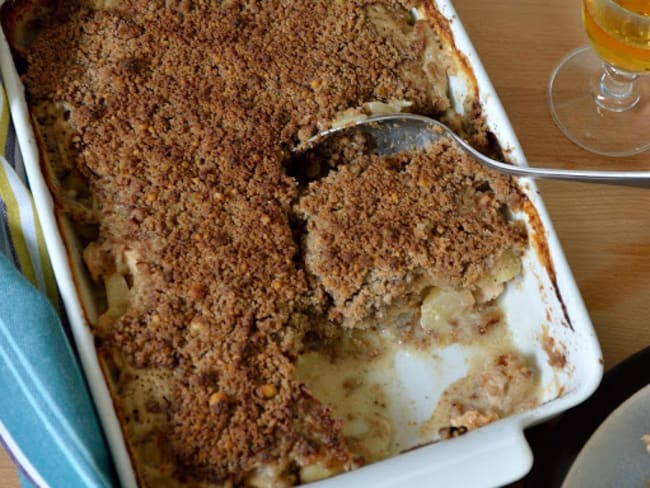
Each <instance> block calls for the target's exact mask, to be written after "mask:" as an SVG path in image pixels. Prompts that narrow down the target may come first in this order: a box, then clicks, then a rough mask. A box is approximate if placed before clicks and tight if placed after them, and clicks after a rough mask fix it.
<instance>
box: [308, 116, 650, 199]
mask: <svg viewBox="0 0 650 488" xmlns="http://www.w3.org/2000/svg"><path fill="white" fill-rule="evenodd" d="M349 131H361V132H363V133H365V134H368V135H369V136H370V137H372V139H373V140H374V143H375V152H376V153H377V154H378V155H380V156H387V155H390V154H396V153H400V152H403V151H407V150H409V149H421V148H425V147H427V146H429V145H430V144H432V143H434V142H435V141H437V140H440V139H448V140H450V141H453V142H455V143H456V144H457V146H458V147H459V148H460V149H461V150H463V151H465V152H466V153H467V154H469V155H470V156H472V157H473V158H474V159H475V160H476V161H478V162H480V163H481V164H484V165H485V166H488V167H490V168H492V169H494V170H496V171H500V172H502V173H506V174H509V175H512V176H519V177H529V178H545V179H555V180H567V181H582V182H588V183H604V184H610V185H625V186H635V187H641V188H650V171H589V170H568V169H551V168H531V167H528V166H515V165H512V164H508V163H504V162H501V161H497V160H495V159H492V158H489V157H487V156H485V155H484V154H481V153H480V152H479V151H477V150H476V149H474V148H473V147H472V146H470V145H469V144H468V143H467V142H465V141H464V140H463V139H462V138H461V137H459V136H458V135H457V134H456V133H455V132H454V131H452V130H451V129H450V128H449V127H447V126H446V125H445V124H443V123H442V122H440V121H438V120H435V119H432V118H430V117H425V116H423V115H417V114H410V113H400V114H389V115H373V116H370V117H367V118H365V119H363V120H358V121H355V122H352V123H350V124H347V125H344V126H341V127H333V128H330V129H327V130H324V131H322V132H319V133H318V134H316V135H315V136H314V137H312V138H311V139H309V140H307V141H306V143H305V145H306V146H307V147H313V146H315V145H317V144H320V143H322V142H323V141H324V140H326V139H328V138H329V137H331V136H332V135H334V134H339V135H341V134H343V133H344V132H349Z"/></svg>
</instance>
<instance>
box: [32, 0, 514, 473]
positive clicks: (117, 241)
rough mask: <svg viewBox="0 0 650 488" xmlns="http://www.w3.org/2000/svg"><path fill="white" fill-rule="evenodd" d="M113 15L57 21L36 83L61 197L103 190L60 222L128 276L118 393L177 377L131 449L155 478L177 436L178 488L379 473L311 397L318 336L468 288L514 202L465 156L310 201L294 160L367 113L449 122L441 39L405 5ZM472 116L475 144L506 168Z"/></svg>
mask: <svg viewBox="0 0 650 488" xmlns="http://www.w3.org/2000/svg"><path fill="white" fill-rule="evenodd" d="M104 3H111V4H113V5H112V7H111V8H100V6H101V5H102V2H97V1H96V2H90V1H89V2H82V1H80V0H74V1H69V2H56V10H55V11H53V12H51V13H50V14H49V17H48V18H47V22H42V23H41V24H42V25H41V29H40V30H39V32H38V34H37V35H36V36H35V38H34V41H33V43H32V44H31V46H30V47H29V50H28V51H27V52H26V53H25V56H24V59H25V61H26V70H25V72H24V75H23V80H24V83H25V86H26V89H27V96H28V100H29V103H30V105H31V106H32V107H35V108H36V109H35V112H34V113H35V114H37V116H36V123H37V126H38V127H39V131H40V132H41V133H43V134H45V135H44V136H43V137H44V139H45V141H46V142H47V141H51V139H49V138H48V134H50V135H51V134H56V135H58V136H60V137H59V139H60V138H64V140H65V141H67V144H63V145H62V146H61V147H59V146H57V145H56V144H50V145H49V146H48V147H49V149H48V151H49V152H48V153H47V154H49V155H50V157H51V158H53V157H52V156H51V155H52V154H59V157H60V159H57V160H51V161H50V164H52V165H54V166H55V168H54V172H55V173H56V176H57V178H58V179H59V180H60V181H61V182H69V180H70V178H72V177H73V178H77V179H81V180H83V181H84V184H85V185H86V186H87V187H88V188H87V190H88V193H89V195H90V196H87V195H83V196H84V198H85V199H84V200H83V204H81V205H80V204H79V202H80V201H81V200H80V199H79V195H78V194H76V193H75V195H74V196H75V199H76V200H75V201H76V202H77V203H76V204H75V205H76V206H73V207H74V209H76V210H74V211H73V209H72V207H71V208H67V207H66V208H65V210H66V214H67V215H68V216H69V217H71V218H72V219H73V220H74V221H75V223H76V225H77V226H78V228H80V229H81V228H84V229H85V228H86V226H90V227H89V228H90V230H89V231H88V232H89V234H88V235H87V236H86V238H85V241H86V243H89V246H88V247H87V248H86V251H85V253H84V254H85V257H86V261H87V262H88V265H89V270H90V272H91V274H92V276H93V278H94V279H95V280H97V281H101V280H102V279H105V278H107V277H108V276H110V275H111V274H112V273H114V272H115V271H116V269H117V268H120V266H121V265H120V264H119V263H120V262H121V260H126V261H128V259H126V258H123V256H131V258H130V259H131V260H130V261H129V263H127V264H123V266H124V267H125V270H126V271H125V273H126V282H127V284H128V287H129V292H128V293H129V306H128V309H127V310H126V313H125V314H123V315H122V316H121V317H119V318H116V319H115V320H110V321H104V322H102V321H101V320H100V321H99V322H98V323H97V324H94V331H93V332H94V334H95V336H96V341H97V345H98V346H97V347H98V351H99V354H100V356H101V357H103V358H104V360H105V361H106V363H107V364H118V363H120V361H121V359H119V358H123V359H124V361H126V364H127V365H128V366H124V365H122V366H116V368H117V369H118V370H119V371H118V373H116V375H117V380H116V381H117V384H118V385H119V384H123V383H128V382H129V381H132V380H133V378H132V376H131V375H132V374H133V373H132V372H133V371H139V370H141V371H144V370H152V371H153V370H156V371H158V370H160V371H168V372H169V373H168V374H166V376H164V378H165V380H164V381H163V380H161V382H164V383H166V384H165V387H164V388H162V387H159V385H152V386H151V388H152V390H155V389H156V388H158V389H159V390H160V391H158V393H157V394H155V395H154V393H151V392H149V393H151V395H152V398H153V396H156V395H157V396H156V400H155V401H154V400H153V399H150V401H149V402H148V407H147V410H148V412H134V411H125V409H124V407H123V406H122V407H121V406H120V405H125V404H126V403H127V400H129V398H128V395H127V393H125V392H127V391H130V390H128V389H125V390H122V389H120V388H114V391H113V393H114V394H115V395H116V397H117V399H118V400H117V404H118V405H117V408H118V411H120V408H121V409H122V410H121V411H120V415H121V416H122V418H123V419H125V422H126V424H125V430H126V438H127V441H128V442H131V445H130V449H131V450H133V451H136V453H135V455H136V458H141V459H142V460H144V459H145V458H146V457H147V456H145V455H144V454H142V453H139V452H137V451H138V446H137V445H135V444H136V443H135V441H134V440H133V439H135V433H134V432H135V427H133V425H132V423H130V422H132V421H136V422H137V419H138V418H139V416H145V415H151V416H152V418H153V417H156V418H159V417H160V416H161V415H162V419H163V420H162V421H160V422H159V423H157V424H156V426H155V432H154V433H153V434H151V436H155V438H156V439H157V441H156V445H157V446H158V449H160V451H161V454H159V455H160V456H162V461H161V460H160V459H159V460H158V461H157V462H160V463H167V464H170V465H171V466H172V468H171V472H170V473H166V475H168V476H169V477H171V478H175V479H176V480H178V481H188V480H189V481H204V482H214V483H226V482H228V483H233V484H235V485H238V484H244V483H246V482H247V480H248V481H250V479H249V478H250V476H253V475H255V474H259V471H260V469H261V468H263V467H268V466H275V468H274V469H275V470H276V471H275V472H274V474H273V475H272V476H273V478H274V482H276V483H278V484H293V483H296V482H299V481H300V480H299V470H300V468H301V467H303V466H309V465H311V464H313V463H319V464H320V465H322V466H324V467H325V468H327V469H329V470H330V472H332V473H335V472H338V471H342V470H348V469H352V468H354V467H356V466H358V465H360V464H361V463H362V462H363V460H362V459H358V458H355V457H354V456H353V455H352V454H351V453H350V450H349V449H348V447H347V446H346V443H345V440H344V438H343V435H342V430H341V422H340V420H337V419H335V418H333V416H332V414H331V412H330V409H329V408H328V407H327V406H325V405H323V404H321V403H320V402H318V401H316V400H315V399H314V398H313V397H312V395H311V394H310V392H309V391H308V390H307V389H306V387H305V386H304V385H302V384H300V383H299V382H298V381H296V380H295V379H294V369H295V361H296V358H297V357H298V355H299V354H300V352H301V350H302V347H303V338H304V335H305V333H306V331H307V330H308V329H309V327H310V326H311V325H310V324H311V323H312V321H313V320H314V317H316V316H321V315H325V316H327V317H328V318H329V319H330V320H332V321H334V322H336V323H344V322H345V323H346V325H355V324H358V322H359V321H360V320H362V319H363V318H364V317H367V316H372V315H373V314H376V313H377V311H378V310H379V309H380V308H381V307H382V306H384V305H385V304H386V301H387V302H390V301H392V300H395V299H397V297H399V296H400V295H403V294H404V293H406V292H407V291H408V289H409V284H410V283H412V282H413V281H415V280H416V279H417V278H418V277H421V276H425V277H426V280H425V281H426V282H427V283H429V282H431V281H433V280H438V281H440V280H443V281H444V282H446V283H449V284H451V285H459V286H468V285H471V283H472V282H473V281H474V280H476V279H477V277H478V276H479V275H480V274H481V273H482V272H483V271H484V270H485V268H486V267H489V259H490V256H492V255H493V254H494V253H495V252H498V251H499V250H501V249H503V248H505V247H506V246H510V247H512V246H515V247H516V246H519V245H521V243H522V241H523V239H524V236H523V234H522V232H521V231H520V230H518V229H517V228H516V226H513V225H511V224H510V223H508V222H507V218H506V217H505V216H504V215H503V213H502V212H501V211H500V209H501V207H502V206H503V205H505V204H507V203H512V201H513V199H516V197H517V193H516V191H515V190H514V186H513V185H512V184H511V182H510V180H508V179H507V178H505V177H497V176H495V175H493V174H488V173H487V172H486V171H485V170H483V169H481V168H479V167H478V166H477V165H476V164H475V163H472V162H471V161H470V160H469V159H468V158H466V157H463V156H462V155H460V154H459V153H458V152H456V151H455V150H454V149H453V148H451V147H449V146H445V145H439V146H436V147H435V148H433V149H431V151H430V152H429V153H416V154H410V155H403V156H399V157H389V158H378V157H374V156H369V155H367V154H365V153H362V154H357V155H356V156H354V157H352V158H348V159H350V160H349V161H346V162H345V164H342V165H341V166H340V167H337V168H336V169H335V170H333V171H332V172H331V173H330V174H329V175H327V176H325V177H324V178H322V179H320V180H318V181H315V182H312V183H311V184H307V183H305V182H304V181H300V179H299V178H296V177H294V176H293V175H291V174H290V171H288V170H287V167H288V165H289V163H288V155H289V151H288V150H289V148H291V147H293V146H294V145H296V144H297V143H298V142H299V141H300V140H305V139H306V138H307V137H309V136H311V135H313V134H314V133H315V132H316V131H317V130H319V129H321V128H324V127H326V126H327V125H328V124H329V123H330V122H331V121H332V120H333V119H335V118H336V117H337V116H338V115H339V114H340V113H342V112H344V111H346V110H348V109H356V108H358V107H362V106H363V104H364V103H367V102H370V101H377V100H378V101H382V102H391V101H393V100H408V101H409V102H411V107H410V110H413V111H415V112H419V113H424V114H428V115H432V116H445V115H446V114H447V113H448V111H449V110H450V103H449V100H448V98H447V85H446V77H447V73H446V69H447V68H446V65H445V53H444V49H443V47H442V45H441V43H440V42H439V40H438V39H437V37H436V33H435V31H434V29H433V27H432V26H431V25H429V24H428V23H427V22H426V21H416V20H414V18H413V17H412V16H411V14H410V12H409V10H408V8H409V7H411V6H412V5H411V2H408V1H399V0H381V1H377V0H346V1H332V0H314V1H310V2H287V1H280V0H268V1H265V2H259V1H255V0H224V1H221V2H208V1H200V0H195V1H189V0H182V1H172V0H169V1H166V2H162V1H149V0H124V1H121V2H104ZM53 106H54V107H56V109H57V110H58V111H56V110H55V113H54V114H52V112H51V111H50V112H47V115H42V114H44V113H46V112H45V111H42V110H41V111H39V107H41V108H42V107H53ZM468 111H469V114H470V115H469V117H468V119H467V120H466V121H465V122H464V126H463V127H464V130H465V131H466V135H467V137H468V138H469V139H470V140H471V142H472V143H473V144H475V145H478V146H479V147H480V148H481V149H483V150H490V149H491V148H492V146H491V142H490V140H489V134H488V132H487V130H486V129H485V127H484V124H483V123H482V119H481V118H480V113H479V112H480V110H479V108H478V106H474V107H468ZM38 114H41V116H38ZM66 184H67V183H66ZM55 190H57V191H61V189H60V188H56V189H55ZM86 197H87V198H86ZM57 198H58V201H59V202H61V201H63V200H65V198H64V196H63V195H62V194H58V195H57ZM63 206H64V207H65V205H63ZM95 227H98V229H95ZM116 263H117V264H116ZM118 271H119V269H118ZM346 320H347V321H348V322H346ZM120 371H121V372H120ZM163 390H164V392H165V394H162V393H161V391H163ZM149 393H147V394H149ZM160 471H161V473H162V471H163V470H162V468H161V470H160ZM162 474H165V473H162ZM140 476H141V477H143V476H144V475H143V474H142V473H140ZM141 481H142V482H143V484H151V485H152V486H153V485H154V484H155V481H152V480H147V479H142V480H141Z"/></svg>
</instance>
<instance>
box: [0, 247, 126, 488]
mask: <svg viewBox="0 0 650 488" xmlns="http://www.w3.org/2000/svg"><path fill="white" fill-rule="evenodd" d="M0 391H2V392H3V395H2V396H3V398H2V399H0V419H2V424H3V425H4V428H5V429H6V430H7V431H8V432H9V434H10V435H11V438H12V439H13V441H14V443H15V444H17V445H18V446H19V448H20V450H21V451H22V453H23V454H24V455H25V456H26V457H27V459H29V462H30V463H31V465H32V466H33V467H34V468H35V469H36V471H37V472H38V474H39V475H40V477H41V478H43V479H44V480H45V481H46V482H47V484H48V485H49V486H51V487H69V488H86V487H91V488H92V487H98V488H104V487H106V488H108V487H112V486H117V482H116V477H115V473H114V469H113V465H112V462H111V459H110V456H109V454H108V449H107V447H106V443H105V441H104V437H103V435H102V431H101V428H100V426H99V423H98V421H97V416H96V413H95V410H94V407H93V404H92V402H91V400H90V395H89V393H88V389H87V385H86V383H85V380H84V377H83V375H82V373H81V371H80V369H79V366H78V364H77V362H76V358H75V356H74V353H73V352H72V349H71V348H70V345H69V343H68V342H67V339H66V337H65V335H64V333H63V329H62V326H61V323H60V321H59V319H58V317H57V315H56V314H55V313H54V310H53V308H52V306H51V305H50V303H49V302H48V301H47V299H46V298H45V297H44V296H43V295H42V294H41V293H38V291H37V290H36V289H35V288H34V287H33V286H32V285H31V284H29V283H28V282H27V280H25V279H24V277H22V275H20V273H18V271H17V270H16V269H15V268H14V267H13V266H12V265H11V264H10V263H9V262H8V261H7V259H5V258H4V257H2V256H0Z"/></svg>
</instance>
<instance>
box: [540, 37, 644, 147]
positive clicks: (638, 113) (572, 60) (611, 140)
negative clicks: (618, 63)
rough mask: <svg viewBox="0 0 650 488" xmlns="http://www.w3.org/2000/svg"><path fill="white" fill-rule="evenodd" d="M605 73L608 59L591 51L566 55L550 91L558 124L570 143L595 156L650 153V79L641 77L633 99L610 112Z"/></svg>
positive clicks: (584, 50)
mask: <svg viewBox="0 0 650 488" xmlns="http://www.w3.org/2000/svg"><path fill="white" fill-rule="evenodd" d="M603 74H604V69H603V61H602V60H601V59H600V58H599V57H598V56H597V55H596V54H595V53H594V52H593V51H592V50H591V48H590V47H582V48H579V49H576V50H575V51H573V52H571V53H570V54H569V55H568V56H567V57H565V58H564V59H563V60H562V61H561V62H560V64H559V65H558V66H557V67H556V68H555V70H554V71H553V74H552V75H551V80H550V83H549V87H548V102H549V105H550V108H551V115H552V116H553V120H554V121H555V123H556V124H557V126H558V127H559V128H560V130H561V131H562V132H563V133H564V135H566V136H567V137H568V138H569V139H570V140H571V141H573V142H574V143H575V144H577V145H578V146H581V147H582V148H584V149H586V150H588V151H591V152H593V153H596V154H601V155H603V156H631V155H633V154H637V153H640V152H643V151H646V150H647V149H650V130H649V127H650V126H649V121H650V79H649V78H650V77H648V76H643V75H642V76H639V78H638V79H637V80H636V84H635V85H636V86H635V90H634V92H632V93H630V94H628V99H626V100H623V99H621V100H620V104H618V103H617V101H616V100H614V101H613V104H612V105H610V106H609V107H608V108H605V106H604V104H603V103H602V96H601V90H600V85H601V80H602V77H603ZM626 106H630V107H631V108H625V107H626ZM621 107H623V108H621Z"/></svg>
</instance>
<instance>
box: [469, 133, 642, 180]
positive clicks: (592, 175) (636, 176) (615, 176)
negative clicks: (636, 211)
mask: <svg viewBox="0 0 650 488" xmlns="http://www.w3.org/2000/svg"><path fill="white" fill-rule="evenodd" d="M458 142H459V143H460V144H461V145H462V146H464V149H465V150H467V151H469V152H471V153H472V155H473V156H474V157H475V158H476V159H479V160H481V162H482V163H483V164H485V165H486V166H489V167H491V168H493V169H495V170H497V171H501V172H502V173H507V174H510V175H513V176H524V177H529V178H544V179H550V180H565V181H583V182H587V183H602V184H606V185H622V186H633V187H638V188H650V171H590V170H572V169H550V168H549V169H546V168H530V167H526V166H515V165H512V164H507V163H502V162H501V161H495V160H494V159H491V158H488V157H487V156H485V155H483V154H481V153H480V152H478V151H477V150H475V149H474V148H473V147H471V146H470V145H469V144H467V143H466V142H465V141H463V140H461V139H458Z"/></svg>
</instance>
